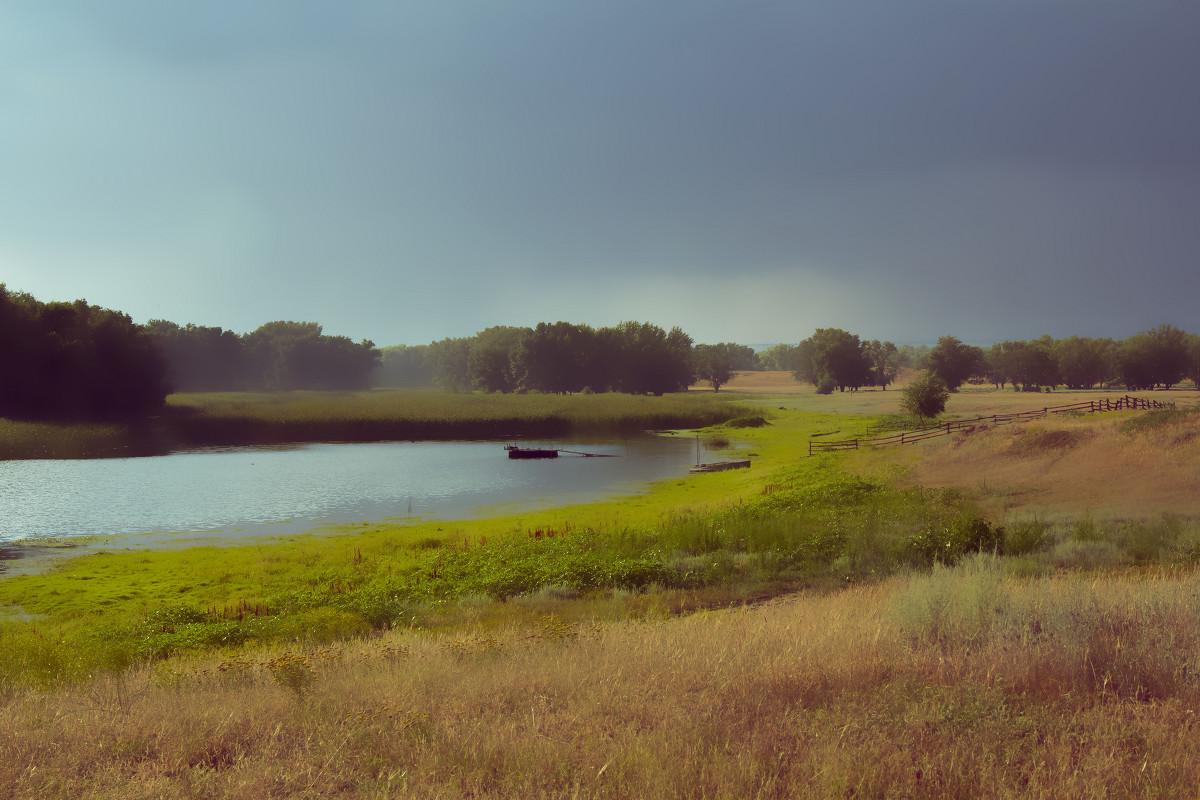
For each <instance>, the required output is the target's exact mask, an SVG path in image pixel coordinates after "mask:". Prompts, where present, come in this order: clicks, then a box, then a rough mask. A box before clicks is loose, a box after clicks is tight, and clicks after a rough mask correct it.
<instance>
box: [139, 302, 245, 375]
mask: <svg viewBox="0 0 1200 800" xmlns="http://www.w3.org/2000/svg"><path fill="white" fill-rule="evenodd" d="M146 330H147V332H148V333H149V334H150V336H151V337H152V338H153V339H154V340H155V342H156V343H157V345H158V347H159V348H160V349H161V350H162V352H163V355H164V356H165V357H166V360H167V380H168V382H169V383H170V384H171V388H172V391H176V392H221V391H233V390H237V389H244V388H245V387H246V385H247V382H248V377H249V376H248V375H247V363H246V349H245V346H244V343H243V341H242V337H240V336H238V335H237V334H236V333H234V332H233V331H227V330H224V329H222V328H208V327H201V326H197V325H192V324H189V325H187V326H186V327H182V326H180V325H177V324H176V323H174V322H169V321H167V320H162V319H152V320H150V321H149V322H148V323H146Z"/></svg>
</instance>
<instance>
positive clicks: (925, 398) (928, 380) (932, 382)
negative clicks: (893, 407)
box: [900, 370, 950, 419]
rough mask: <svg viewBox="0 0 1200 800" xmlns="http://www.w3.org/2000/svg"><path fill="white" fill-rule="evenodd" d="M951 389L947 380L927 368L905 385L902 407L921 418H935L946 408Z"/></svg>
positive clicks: (902, 393) (901, 400) (901, 396)
mask: <svg viewBox="0 0 1200 800" xmlns="http://www.w3.org/2000/svg"><path fill="white" fill-rule="evenodd" d="M949 397H950V390H949V389H948V388H947V387H946V383H945V381H943V380H942V379H941V378H939V377H938V376H936V375H934V374H933V373H932V372H930V371H929V370H925V371H924V372H922V373H921V374H919V375H918V376H917V377H916V378H914V379H913V381H912V382H911V383H909V384H908V386H905V387H904V390H903V392H901V395H900V408H901V409H903V410H904V412H905V413H907V414H911V415H912V416H914V417H920V418H921V419H933V418H934V417H936V416H937V415H938V414H940V413H942V412H943V411H945V410H946V400H947V399H948V398H949Z"/></svg>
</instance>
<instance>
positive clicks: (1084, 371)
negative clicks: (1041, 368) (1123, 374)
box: [1054, 336, 1113, 389]
mask: <svg viewBox="0 0 1200 800" xmlns="http://www.w3.org/2000/svg"><path fill="white" fill-rule="evenodd" d="M1112 349H1113V342H1112V340H1111V339H1085V338H1081V337H1079V336H1071V337H1070V338H1067V339H1059V340H1058V341H1056V342H1055V343H1054V354H1055V358H1056V359H1057V361H1058V371H1059V374H1060V376H1061V378H1062V382H1063V383H1064V384H1065V385H1066V387H1067V388H1068V389H1090V388H1091V387H1093V386H1095V385H1096V384H1098V383H1105V382H1107V381H1108V380H1110V379H1111V377H1112V364H1111V361H1112V352H1111V351H1112Z"/></svg>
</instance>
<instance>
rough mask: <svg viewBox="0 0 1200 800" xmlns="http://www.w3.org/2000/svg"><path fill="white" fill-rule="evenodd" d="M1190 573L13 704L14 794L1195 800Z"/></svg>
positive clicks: (4, 721) (849, 605) (916, 586)
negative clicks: (1115, 799) (1187, 799)
mask: <svg viewBox="0 0 1200 800" xmlns="http://www.w3.org/2000/svg"><path fill="white" fill-rule="evenodd" d="M1198 598H1200V578H1198V577H1197V576H1196V575H1195V574H1194V573H1188V574H1185V573H1178V574H1175V573H1171V572H1156V573H1141V574H1139V575H1136V576H1132V577H1119V576H1109V577H1095V578H1093V579H1090V580H1087V581H1081V580H1078V579H1077V578H1072V577H1070V576H1060V577H1056V578H1048V579H1043V580H1040V581H1032V582H1031V581H1020V580H1014V579H1012V578H1009V577H1006V575H1005V574H1004V572H1003V571H1002V569H1001V568H1000V567H999V566H998V562H996V561H995V560H994V559H991V558H990V557H984V556H980V557H978V558H976V559H975V560H973V561H971V562H969V563H967V564H966V565H964V566H963V567H961V568H958V569H954V570H951V569H935V570H934V572H933V573H932V574H926V575H917V576H913V577H910V578H899V579H892V580H889V581H887V582H884V583H876V584H873V585H870V586H863V587H851V588H849V589H846V590H843V591H841V592H837V593H835V594H832V595H826V596H819V595H805V596H797V597H793V598H788V599H785V600H779V601H775V602H774V603H772V604H769V605H766V606H759V607H756V608H745V609H740V610H731V611H721V612H709V613H702V614H695V615H692V616H690V617H685V618H678V619H673V620H672V619H665V620H662V621H658V622H655V621H643V622H631V623H610V624H595V625H590V624H566V623H562V622H559V621H555V620H553V619H547V620H546V621H545V623H544V624H543V625H542V626H541V627H540V628H538V629H536V630H534V631H530V630H528V629H524V630H512V631H507V630H498V629H485V628H478V629H475V630H472V631H468V632H465V633H463V634H461V635H457V636H451V637H430V636H424V635H418V634H407V633H401V632H396V633H389V634H385V635H384V636H383V637H382V638H379V639H373V640H366V641H359V642H355V643H348V644H346V645H345V646H334V647H326V648H323V649H320V650H296V651H275V652H259V653H257V654H242V655H230V656H227V657H225V658H221V657H209V658H207V659H200V660H193V661H184V660H176V661H171V662H166V663H162V664H159V665H158V666H157V667H155V668H154V669H153V670H150V669H145V668H139V669H135V670H134V671H132V672H129V673H126V674H125V675H124V676H123V677H121V678H113V677H107V678H104V677H102V678H100V679H98V680H97V681H95V682H93V683H92V684H90V685H88V686H86V687H82V688H80V689H77V690H62V691H57V692H51V693H48V694H40V693H30V692H18V693H10V694H8V695H7V696H3V697H0V702H2V703H3V707H4V713H3V715H0V796H3V797H6V798H14V800H15V799H17V798H39V800H40V799H41V798H51V797H61V798H80V797H105V798H113V799H114V800H124V799H125V798H150V797H153V798H194V797H196V798H198V797H203V798H254V800H261V799H262V798H292V797H339V798H340V797H344V798H386V797H417V798H426V797H428V798H433V797H442V798H460V797H474V798H514V797H521V798H551V797H580V798H639V800H641V799H650V800H652V799H653V798H695V797H712V798H738V799H739V800H742V799H743V798H791V797H812V798H827V797H828V798H833V797H933V798H1008V797H1017V796H1020V797H1033V798H1068V797H1072V798H1073V797H1097V798H1098V797H1133V796H1138V797H1161V798H1172V797H1194V796H1195V795H1196V790H1197V775H1200V726H1198V725H1197V719H1196V709H1198V708H1200V669H1198V667H1197V663H1196V656H1195V654H1196V653H1197V652H1200V632H1198V630H1197V628H1196V626H1195V624H1194V621H1195V619H1196V618H1197V616H1198V615H1200V599H1198Z"/></svg>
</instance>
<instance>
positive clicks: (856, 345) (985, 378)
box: [760, 325, 1200, 393]
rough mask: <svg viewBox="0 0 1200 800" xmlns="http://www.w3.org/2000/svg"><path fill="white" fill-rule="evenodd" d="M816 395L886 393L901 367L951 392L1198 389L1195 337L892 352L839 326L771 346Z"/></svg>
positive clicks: (1173, 331) (1146, 334) (953, 341)
mask: <svg viewBox="0 0 1200 800" xmlns="http://www.w3.org/2000/svg"><path fill="white" fill-rule="evenodd" d="M768 359H770V360H771V361H772V362H773V366H775V367H776V368H782V369H788V370H790V371H791V372H793V374H794V375H795V377H796V380H799V381H807V382H809V383H812V384H814V385H815V386H816V388H817V391H818V392H820V393H829V392H832V391H834V390H835V389H836V390H841V391H845V390H846V389H851V390H854V389H859V388H862V387H865V386H878V387H881V388H885V389H886V388H887V386H888V385H889V384H890V383H892V382H893V381H894V380H895V378H896V375H897V373H898V370H899V368H900V367H905V366H907V367H913V368H916V369H925V370H928V371H929V373H930V374H931V375H933V376H935V377H937V378H938V379H939V380H941V382H942V383H943V384H944V385H945V386H946V388H947V389H948V390H949V391H951V392H954V391H957V390H958V389H959V388H960V387H961V386H962V385H963V384H964V383H968V382H971V383H977V384H984V383H991V384H992V385H994V386H995V387H996V388H997V389H1003V388H1005V387H1006V386H1011V387H1012V388H1013V389H1014V390H1017V391H1026V392H1038V391H1042V390H1043V389H1052V388H1055V387H1058V386H1063V387H1066V388H1068V389H1089V388H1092V387H1096V386H1100V387H1103V386H1114V385H1120V386H1123V387H1124V388H1125V389H1127V390H1130V391H1139V390H1144V389H1154V388H1156V387H1162V388H1164V389H1169V388H1170V387H1172V386H1174V385H1175V384H1177V383H1179V382H1181V381H1182V380H1184V379H1185V378H1186V379H1190V380H1191V381H1192V382H1193V383H1195V384H1196V385H1197V386H1198V387H1200V336H1196V335H1194V334H1189V333H1187V332H1186V331H1183V330H1181V329H1180V328H1177V327H1175V326H1173V325H1159V326H1158V327H1157V328H1153V329H1151V330H1148V331H1143V332H1141V333H1138V334H1135V335H1134V336H1130V337H1129V338H1127V339H1123V340H1113V339H1107V338H1086V337H1080V336H1071V337H1068V338H1065V339H1053V338H1051V337H1050V336H1042V337H1041V338H1038V339H1033V340H1028V341H1005V342H1000V343H998V344H994V345H992V346H991V347H990V348H988V349H986V350H985V349H984V348H982V347H977V346H974V345H968V344H964V343H963V342H962V341H961V340H959V339H957V338H956V337H953V336H943V337H941V338H940V339H938V343H937V345H935V346H933V347H912V346H907V345H906V346H901V347H897V346H896V345H894V344H893V343H891V342H880V341H878V340H873V341H865V340H860V339H859V337H858V336H856V335H854V334H852V333H849V332H848V331H844V330H841V329H838V328H821V329H818V330H817V331H816V332H815V333H814V334H813V335H812V336H811V337H809V338H808V339H805V340H804V341H802V342H800V343H799V344H798V345H776V346H775V347H772V348H771V349H770V350H767V351H766V352H764V353H762V354H760V360H762V361H764V362H765V361H767V360H768Z"/></svg>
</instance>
